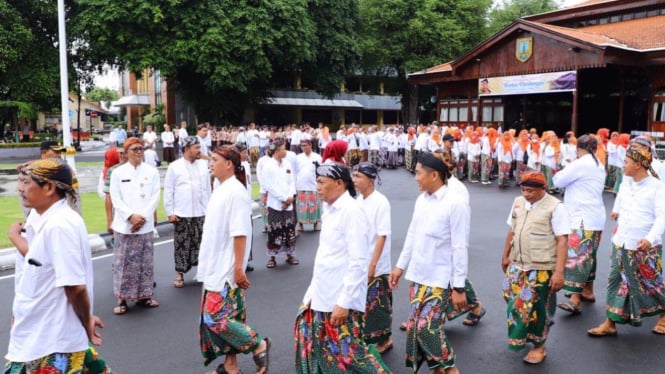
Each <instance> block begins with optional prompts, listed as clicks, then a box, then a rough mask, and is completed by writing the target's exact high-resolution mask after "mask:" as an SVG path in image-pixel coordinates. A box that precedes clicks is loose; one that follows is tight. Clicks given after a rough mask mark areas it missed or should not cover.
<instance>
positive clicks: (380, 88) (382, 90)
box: [379, 82, 385, 95]
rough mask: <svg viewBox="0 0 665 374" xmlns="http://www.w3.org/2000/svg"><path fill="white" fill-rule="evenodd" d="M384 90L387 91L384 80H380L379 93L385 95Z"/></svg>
mask: <svg viewBox="0 0 665 374" xmlns="http://www.w3.org/2000/svg"><path fill="white" fill-rule="evenodd" d="M384 92H385V91H384V86H383V82H380V83H379V94H381V95H383V93H384Z"/></svg>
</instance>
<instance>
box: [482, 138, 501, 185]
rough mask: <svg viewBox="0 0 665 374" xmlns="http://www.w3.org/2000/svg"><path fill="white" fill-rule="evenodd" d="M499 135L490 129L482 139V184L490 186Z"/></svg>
mask: <svg viewBox="0 0 665 374" xmlns="http://www.w3.org/2000/svg"><path fill="white" fill-rule="evenodd" d="M498 138H499V133H498V132H497V131H496V129H494V128H492V127H490V128H489V129H487V133H486V134H485V136H483V139H482V143H483V144H482V151H481V156H480V181H481V183H482V184H490V183H492V182H490V178H491V177H492V171H493V170H494V164H495V161H494V159H495V158H496V143H497V140H498Z"/></svg>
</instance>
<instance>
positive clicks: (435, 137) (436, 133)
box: [432, 130, 441, 146]
mask: <svg viewBox="0 0 665 374" xmlns="http://www.w3.org/2000/svg"><path fill="white" fill-rule="evenodd" d="M432 140H433V141H434V142H435V143H436V145H438V146H441V131H439V130H434V132H433V133H432Z"/></svg>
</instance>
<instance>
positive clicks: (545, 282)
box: [502, 264, 556, 351]
mask: <svg viewBox="0 0 665 374" xmlns="http://www.w3.org/2000/svg"><path fill="white" fill-rule="evenodd" d="M551 276H552V271H551V270H520V269H519V268H518V267H517V266H516V265H514V264H511V265H510V266H508V270H507V271H506V277H505V279H504V280H503V292H502V293H503V298H504V300H506V303H508V308H507V318H508V349H510V350H512V351H519V350H521V349H523V348H524V347H525V346H526V344H527V343H532V344H533V345H534V347H540V346H542V345H543V344H545V341H546V340H547V333H548V330H549V322H550V318H551V317H552V316H553V310H552V308H551V307H550V304H551V303H554V304H556V299H553V298H552V297H551V296H552V295H554V294H553V293H551V292H550V286H549V284H550V277H551Z"/></svg>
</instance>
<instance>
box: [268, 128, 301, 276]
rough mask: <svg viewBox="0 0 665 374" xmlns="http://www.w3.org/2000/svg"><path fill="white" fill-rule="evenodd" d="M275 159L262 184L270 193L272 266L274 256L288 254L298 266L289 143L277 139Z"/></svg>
mask: <svg viewBox="0 0 665 374" xmlns="http://www.w3.org/2000/svg"><path fill="white" fill-rule="evenodd" d="M270 147H271V152H272V160H269V161H267V162H266V165H265V167H264V169H263V177H262V183H263V186H264V188H265V190H266V192H267V194H268V199H267V201H266V206H267V208H268V242H267V244H266V246H267V254H268V257H269V259H268V263H267V264H266V267H267V268H269V269H272V268H274V267H275V266H277V262H276V261H275V257H277V256H286V262H287V263H288V264H289V265H298V264H299V263H300V261H298V259H297V258H296V257H295V253H296V230H295V226H296V217H295V214H294V211H293V202H294V200H295V198H294V196H295V194H296V186H295V181H294V170H293V169H294V168H293V164H292V163H291V162H290V161H288V160H287V159H286V155H287V152H286V144H285V143H284V141H283V140H282V139H275V141H273V143H272V144H271V145H270Z"/></svg>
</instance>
